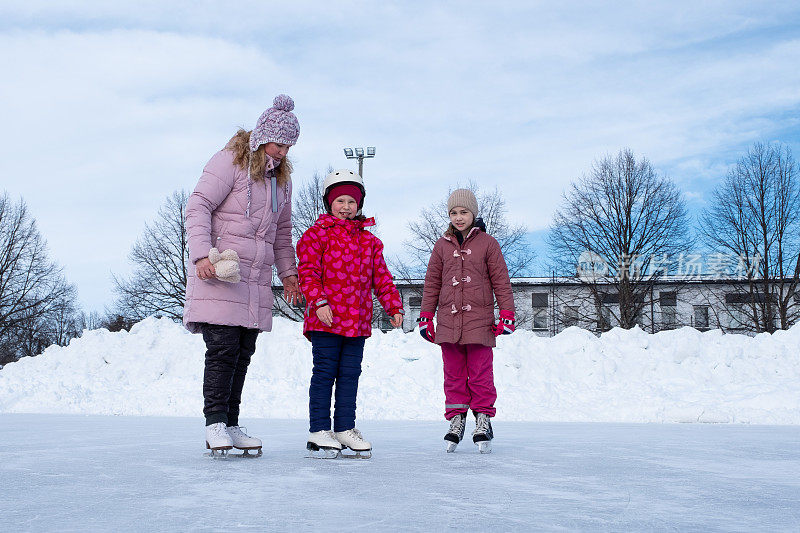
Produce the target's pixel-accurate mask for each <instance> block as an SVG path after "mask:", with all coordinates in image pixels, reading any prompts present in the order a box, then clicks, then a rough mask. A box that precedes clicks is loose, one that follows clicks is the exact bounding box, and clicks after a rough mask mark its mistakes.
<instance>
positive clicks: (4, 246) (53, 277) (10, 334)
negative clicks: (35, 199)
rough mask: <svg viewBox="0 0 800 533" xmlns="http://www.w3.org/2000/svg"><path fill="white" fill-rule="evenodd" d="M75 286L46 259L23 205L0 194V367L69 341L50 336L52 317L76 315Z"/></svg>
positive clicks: (37, 231)
mask: <svg viewBox="0 0 800 533" xmlns="http://www.w3.org/2000/svg"><path fill="white" fill-rule="evenodd" d="M74 297H75V288H74V286H72V285H71V284H69V283H67V281H66V280H65V279H64V276H63V275H62V271H61V268H60V267H59V266H58V265H57V264H56V263H54V262H53V261H51V260H50V259H49V258H48V256H47V244H46V242H45V240H44V239H43V238H42V236H41V234H40V233H39V230H38V229H37V227H36V222H35V221H34V220H33V219H32V218H31V217H30V215H29V214H28V209H27V206H26V205H25V202H23V201H22V200H20V201H19V202H17V203H13V202H12V201H11V200H10V199H9V197H8V195H7V194H5V193H3V195H2V196H0V347H2V348H0V349H1V350H2V352H0V364H4V363H7V362H10V361H16V360H17V359H19V358H20V357H23V356H27V355H36V354H38V353H41V351H42V350H43V349H44V348H46V347H47V346H49V345H50V344H52V343H54V342H57V341H61V342H66V341H68V338H66V337H68V335H69V333H64V332H59V334H54V331H53V329H52V326H53V324H52V321H53V319H54V318H55V317H56V316H57V315H59V314H63V315H64V321H65V322H66V321H69V320H71V319H72V317H71V316H70V315H72V314H74V313H75V310H74V307H72V305H73V304H72V301H73V300H74ZM61 333H63V335H62V334H61Z"/></svg>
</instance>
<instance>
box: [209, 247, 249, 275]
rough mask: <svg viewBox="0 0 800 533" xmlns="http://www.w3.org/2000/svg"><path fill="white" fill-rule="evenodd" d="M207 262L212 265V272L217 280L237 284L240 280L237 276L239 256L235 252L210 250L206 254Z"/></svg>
mask: <svg viewBox="0 0 800 533" xmlns="http://www.w3.org/2000/svg"><path fill="white" fill-rule="evenodd" d="M208 260H209V261H211V264H212V265H214V272H216V274H217V279H218V280H220V281H227V282H228V283H239V282H240V281H241V280H242V277H241V275H240V274H239V254H237V253H236V250H225V251H224V252H220V251H219V250H217V249H216V248H212V249H211V250H209V252H208Z"/></svg>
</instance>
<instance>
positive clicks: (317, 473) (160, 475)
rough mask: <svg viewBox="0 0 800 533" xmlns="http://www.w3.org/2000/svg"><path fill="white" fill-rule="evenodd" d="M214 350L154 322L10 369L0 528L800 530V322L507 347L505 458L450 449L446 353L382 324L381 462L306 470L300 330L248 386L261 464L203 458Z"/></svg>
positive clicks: (374, 381)
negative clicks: (765, 330)
mask: <svg viewBox="0 0 800 533" xmlns="http://www.w3.org/2000/svg"><path fill="white" fill-rule="evenodd" d="M203 352H204V345H203V342H202V339H201V337H200V336H197V335H190V334H188V333H187V332H185V331H184V330H183V328H181V327H180V326H179V325H176V324H174V323H172V322H170V321H169V320H156V319H148V320H146V321H144V322H142V323H140V324H137V325H136V326H135V327H134V328H133V329H132V330H131V332H130V333H125V332H121V333H109V332H107V331H104V330H99V331H89V332H85V333H84V335H83V337H82V338H79V339H74V340H73V341H72V343H71V344H70V346H68V347H66V348H60V347H51V348H48V349H47V350H46V351H45V353H43V354H42V355H40V356H38V357H35V358H27V359H23V360H22V361H19V362H17V363H13V364H10V365H7V366H6V367H5V368H3V369H2V370H0V459H2V460H0V487H2V488H3V497H0V517H1V518H0V530H3V531H176V530H177V531H231V530H243V531H265V530H280V531H285V530H289V531H297V530H311V529H313V530H315V531H319V530H323V531H353V530H367V531H372V530H384V529H387V530H388V529H391V530H400V531H404V530H424V531H431V530H432V531H441V530H472V531H483V530H517V531H523V530H531V529H535V530H546V531H552V530H555V531H562V530H578V531H585V530H604V531H606V530H615V531H630V530H679V531H754V530H758V531H777V530H781V531H784V530H796V528H797V524H798V523H800V476H798V475H797V473H798V472H800V446H798V443H799V442H800V405H799V402H798V399H800V327H795V328H794V329H792V330H790V331H784V332H779V333H776V334H774V335H760V336H758V337H755V338H750V337H744V336H736V335H722V334H720V333H719V332H715V331H711V332H706V333H699V332H697V331H695V330H693V329H689V328H686V329H682V330H678V331H670V332H664V333H659V334H656V335H648V334H646V333H644V332H642V331H639V330H633V331H622V330H614V331H611V332H609V333H607V334H605V335H603V336H602V337H600V338H597V337H595V336H593V335H591V334H589V333H587V332H585V331H583V330H579V329H569V330H567V331H565V332H563V333H561V334H560V335H558V336H556V337H554V338H550V339H548V338H540V337H536V336H534V335H532V334H531V333H528V332H524V331H520V332H517V333H515V334H514V335H512V336H510V337H501V338H500V340H499V346H498V349H497V350H496V352H495V379H496V382H497V386H498V390H499V399H498V402H497V407H498V416H497V418H496V419H495V421H494V426H495V431H496V434H497V438H496V440H495V445H494V452H493V453H492V454H490V455H480V454H478V453H477V451H476V449H475V447H474V445H472V444H471V443H470V442H465V443H463V444H462V445H461V446H460V447H459V450H458V451H457V453H455V454H450V455H448V454H445V453H444V452H443V444H444V443H443V441H442V435H443V434H444V431H445V428H446V427H447V424H446V422H445V421H444V420H442V406H443V403H444V398H443V394H442V391H441V388H442V385H441V381H442V377H441V376H442V369H441V358H440V354H439V350H438V348H437V347H436V346H433V345H430V344H428V343H426V342H424V341H423V340H422V339H421V338H420V337H419V335H417V334H403V333H401V332H399V331H394V332H391V333H388V334H382V333H380V332H375V334H374V335H373V337H372V338H371V339H369V341H368V342H367V346H366V354H365V359H364V372H363V375H362V379H361V386H360V388H359V396H358V416H359V422H358V425H359V427H360V428H361V429H362V430H363V431H364V433H365V435H366V436H367V438H369V439H370V440H371V441H372V442H373V444H374V447H375V455H374V457H373V459H371V460H369V461H354V460H334V461H324V460H314V459H307V458H305V457H304V455H305V451H304V443H305V436H306V434H307V433H306V432H307V422H306V416H307V414H306V413H307V404H308V382H309V377H310V372H311V361H310V360H311V357H310V345H309V343H308V342H307V341H306V340H305V339H304V338H303V337H302V335H301V333H300V327H299V325H298V324H295V323H292V322H289V321H286V320H276V321H275V331H274V332H273V333H271V334H263V335H261V336H260V337H259V343H258V349H257V353H256V354H255V356H254V358H253V363H252V366H251V369H250V372H249V374H248V382H247V383H246V385H245V394H244V405H243V413H242V422H243V423H244V424H246V425H247V426H248V427H249V430H250V433H252V434H254V435H255V436H258V437H261V438H262V439H263V440H264V441H265V444H266V447H265V454H264V456H263V457H261V458H259V459H253V460H228V461H215V460H211V459H208V458H204V457H203V456H202V454H203V452H204V451H205V450H204V440H203V438H204V437H203V420H202V416H201V410H202V398H201V381H202V372H203ZM31 413H49V414H31ZM87 415H89V416H87ZM99 415H128V416H99ZM623 422H624V423H623ZM630 422H657V423H649V424H631V423H630ZM662 422H730V424H697V423H694V424H671V423H662ZM759 424H773V425H759ZM471 426H472V422H471V421H470V424H469V426H468V431H471V429H472V428H471Z"/></svg>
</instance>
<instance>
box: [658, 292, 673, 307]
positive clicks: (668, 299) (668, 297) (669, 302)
mask: <svg viewBox="0 0 800 533" xmlns="http://www.w3.org/2000/svg"><path fill="white" fill-rule="evenodd" d="M658 303H659V305H661V307H675V306H677V305H678V293H677V292H675V291H661V292H659V293H658Z"/></svg>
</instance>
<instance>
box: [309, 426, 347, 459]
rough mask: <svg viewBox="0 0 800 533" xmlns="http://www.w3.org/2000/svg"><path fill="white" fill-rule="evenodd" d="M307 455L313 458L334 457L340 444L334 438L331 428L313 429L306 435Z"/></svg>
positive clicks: (339, 448) (339, 449)
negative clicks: (312, 431) (313, 430)
mask: <svg viewBox="0 0 800 533" xmlns="http://www.w3.org/2000/svg"><path fill="white" fill-rule="evenodd" d="M306 449H307V450H308V457H312V458H314V459H336V458H337V457H338V456H339V451H341V449H342V445H341V444H339V441H338V440H336V437H334V435H333V431H331V430H329V429H328V430H323V431H315V432H314V433H310V434H309V435H308V442H307V443H306Z"/></svg>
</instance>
